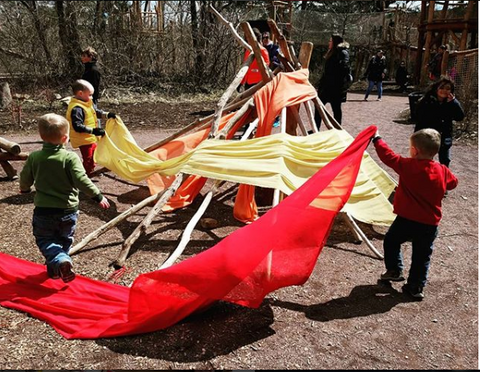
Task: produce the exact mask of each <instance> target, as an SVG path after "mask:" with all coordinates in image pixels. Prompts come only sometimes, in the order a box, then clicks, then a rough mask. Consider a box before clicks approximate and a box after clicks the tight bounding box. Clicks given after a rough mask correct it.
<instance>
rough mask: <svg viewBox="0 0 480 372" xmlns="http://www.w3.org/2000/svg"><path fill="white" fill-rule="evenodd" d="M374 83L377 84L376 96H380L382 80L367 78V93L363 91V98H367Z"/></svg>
mask: <svg viewBox="0 0 480 372" xmlns="http://www.w3.org/2000/svg"><path fill="white" fill-rule="evenodd" d="M374 85H376V86H377V90H378V98H382V92H383V83H382V81H373V80H369V81H368V88H367V93H365V99H367V98H368V96H369V95H370V92H371V91H372V89H373V86H374Z"/></svg>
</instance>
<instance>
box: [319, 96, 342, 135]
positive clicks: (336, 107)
mask: <svg viewBox="0 0 480 372" xmlns="http://www.w3.org/2000/svg"><path fill="white" fill-rule="evenodd" d="M320 100H321V101H322V103H323V104H324V105H326V104H327V103H330V106H332V111H333V117H334V118H335V120H336V121H338V124H342V98H341V97H339V98H338V99H325V98H324V99H322V96H320ZM315 123H316V124H317V128H318V130H320V124H321V123H322V117H321V116H320V114H319V112H318V110H315Z"/></svg>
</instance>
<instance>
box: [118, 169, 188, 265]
mask: <svg viewBox="0 0 480 372" xmlns="http://www.w3.org/2000/svg"><path fill="white" fill-rule="evenodd" d="M182 179H183V174H182V173H179V174H178V175H177V177H176V178H175V180H174V181H173V183H172V184H171V185H170V187H169V188H168V189H166V190H165V192H164V193H163V195H162V196H161V198H160V199H158V201H157V203H156V204H155V206H154V207H153V208H152V209H151V210H150V212H149V213H148V214H147V216H146V217H145V218H144V219H143V221H142V222H141V223H140V224H139V225H138V226H137V228H136V229H135V230H134V231H133V233H132V234H130V236H129V237H128V238H127V239H126V240H125V242H124V243H123V245H122V249H121V251H120V253H119V255H118V257H117V259H116V260H115V262H114V263H113V264H114V265H115V266H120V267H122V266H123V265H125V260H126V259H127V256H128V253H129V252H130V249H131V248H132V245H133V243H135V242H136V241H137V239H138V238H139V237H140V235H141V234H142V232H144V231H146V230H147V228H148V226H150V224H151V223H152V221H153V218H154V217H155V216H156V215H157V214H158V212H159V211H160V209H162V208H163V206H164V205H165V204H166V203H167V202H168V201H169V200H170V198H171V197H172V195H173V194H175V192H176V191H177V189H178V188H179V187H180V185H181V183H182Z"/></svg>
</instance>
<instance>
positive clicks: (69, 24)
mask: <svg viewBox="0 0 480 372" xmlns="http://www.w3.org/2000/svg"><path fill="white" fill-rule="evenodd" d="M64 5H65V6H64ZM55 9H56V11H57V16H58V35H59V37H60V42H61V43H62V47H63V51H64V56H65V59H66V61H67V70H66V71H64V72H67V71H68V74H70V75H78V74H79V72H80V70H81V62H80V53H81V47H80V38H79V36H78V31H77V29H78V24H77V18H76V16H75V9H74V2H73V1H62V0H60V1H55Z"/></svg>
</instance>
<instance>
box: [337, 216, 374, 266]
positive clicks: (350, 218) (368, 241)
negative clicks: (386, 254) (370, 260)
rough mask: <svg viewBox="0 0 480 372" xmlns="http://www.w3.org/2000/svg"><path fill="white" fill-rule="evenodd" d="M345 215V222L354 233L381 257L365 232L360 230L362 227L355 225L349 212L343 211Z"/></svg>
mask: <svg viewBox="0 0 480 372" xmlns="http://www.w3.org/2000/svg"><path fill="white" fill-rule="evenodd" d="M344 214H345V216H346V221H348V222H347V224H348V225H349V226H350V227H351V228H352V227H353V229H354V230H355V232H356V233H355V235H356V236H357V234H358V236H360V238H361V239H362V240H363V241H364V242H365V244H367V247H368V248H370V249H371V250H372V252H373V253H375V255H376V256H377V257H378V258H380V259H383V255H382V254H381V253H380V252H379V251H378V250H377V248H375V246H374V245H373V244H372V242H371V241H370V240H369V239H368V238H367V236H366V235H365V233H364V232H363V231H362V229H361V228H360V227H359V226H358V225H357V223H356V222H355V220H354V219H353V217H352V216H351V215H350V214H349V213H346V212H345V213H344Z"/></svg>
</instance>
